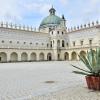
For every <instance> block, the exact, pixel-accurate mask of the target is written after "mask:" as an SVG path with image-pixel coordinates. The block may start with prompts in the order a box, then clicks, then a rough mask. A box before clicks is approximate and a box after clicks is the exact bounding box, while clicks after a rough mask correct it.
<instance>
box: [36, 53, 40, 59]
mask: <svg viewBox="0 0 100 100" xmlns="http://www.w3.org/2000/svg"><path fill="white" fill-rule="evenodd" d="M39 54H40V53H37V59H36V60H37V61H39V59H40V58H39Z"/></svg>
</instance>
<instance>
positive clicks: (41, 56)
mask: <svg viewBox="0 0 100 100" xmlns="http://www.w3.org/2000/svg"><path fill="white" fill-rule="evenodd" d="M39 60H40V61H43V60H44V53H40V55H39Z"/></svg>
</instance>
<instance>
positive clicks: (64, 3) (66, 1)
mask: <svg viewBox="0 0 100 100" xmlns="http://www.w3.org/2000/svg"><path fill="white" fill-rule="evenodd" d="M60 2H61V3H62V5H64V6H66V5H67V4H68V0H60Z"/></svg>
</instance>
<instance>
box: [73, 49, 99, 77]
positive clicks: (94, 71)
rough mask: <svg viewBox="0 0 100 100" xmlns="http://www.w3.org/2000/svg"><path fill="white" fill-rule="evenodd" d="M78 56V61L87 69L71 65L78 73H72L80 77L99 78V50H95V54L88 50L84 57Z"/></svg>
mask: <svg viewBox="0 0 100 100" xmlns="http://www.w3.org/2000/svg"><path fill="white" fill-rule="evenodd" d="M78 56H79V58H80V60H81V61H82V62H83V63H84V64H85V66H86V67H87V70H86V69H82V68H79V67H77V66H74V65H72V66H73V67H75V68H77V69H78V70H79V71H73V72H74V73H76V74H82V75H92V76H100V48H97V49H96V52H94V50H92V49H90V51H89V52H87V54H86V56H84V55H78Z"/></svg>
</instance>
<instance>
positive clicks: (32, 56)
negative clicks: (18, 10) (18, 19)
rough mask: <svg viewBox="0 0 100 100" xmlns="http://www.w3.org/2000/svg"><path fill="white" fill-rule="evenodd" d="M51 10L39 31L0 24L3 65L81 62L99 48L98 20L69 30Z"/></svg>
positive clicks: (61, 19) (99, 25)
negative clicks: (33, 62)
mask: <svg viewBox="0 0 100 100" xmlns="http://www.w3.org/2000/svg"><path fill="white" fill-rule="evenodd" d="M55 12H56V10H55V9H54V8H53V7H52V8H51V9H50V10H49V13H50V14H49V16H47V17H46V18H44V19H43V20H42V22H41V24H40V26H39V29H38V30H36V29H33V28H32V27H28V26H27V27H26V26H20V25H19V26H18V25H16V24H15V25H14V24H12V23H11V24H8V23H3V22H1V23H0V62H20V61H52V60H53V61H54V60H55V61H56V60H79V58H78V54H81V55H86V53H87V51H88V50H89V49H90V48H93V49H94V51H95V50H96V48H97V47H99V46H100V24H99V22H98V21H96V22H92V23H88V24H85V25H81V26H77V27H74V28H71V29H68V28H66V19H65V18H64V15H62V18H60V17H58V16H57V15H56V14H55Z"/></svg>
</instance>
